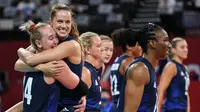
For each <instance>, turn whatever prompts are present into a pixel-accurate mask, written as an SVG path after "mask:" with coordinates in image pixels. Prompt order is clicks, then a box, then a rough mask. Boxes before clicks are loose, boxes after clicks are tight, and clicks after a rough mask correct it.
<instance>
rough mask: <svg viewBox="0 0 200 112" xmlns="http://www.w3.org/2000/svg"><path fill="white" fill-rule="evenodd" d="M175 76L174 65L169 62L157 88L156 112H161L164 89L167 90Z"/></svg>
mask: <svg viewBox="0 0 200 112" xmlns="http://www.w3.org/2000/svg"><path fill="white" fill-rule="evenodd" d="M175 74H176V65H175V64H174V63H172V62H169V63H168V64H167V65H166V66H165V67H164V69H163V72H162V75H161V79H160V83H159V86H158V112H161V110H162V105H163V100H164V95H165V92H166V89H167V88H168V86H169V84H170V82H171V80H172V79H173V77H174V76H175Z"/></svg>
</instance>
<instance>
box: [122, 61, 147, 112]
mask: <svg viewBox="0 0 200 112" xmlns="http://www.w3.org/2000/svg"><path fill="white" fill-rule="evenodd" d="M126 80H127V83H126V88H125V104H124V112H137V110H138V107H139V105H140V102H141V99H142V95H143V91H144V86H145V85H146V84H147V83H148V81H149V71H148V68H147V67H146V65H144V64H143V63H141V62H139V63H135V64H133V65H131V66H130V68H129V69H128V71H127V79H126Z"/></svg>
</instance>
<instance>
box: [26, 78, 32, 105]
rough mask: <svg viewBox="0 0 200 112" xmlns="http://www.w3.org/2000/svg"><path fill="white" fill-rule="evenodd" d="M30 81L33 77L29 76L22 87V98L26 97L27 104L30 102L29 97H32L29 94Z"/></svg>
mask: <svg viewBox="0 0 200 112" xmlns="http://www.w3.org/2000/svg"><path fill="white" fill-rule="evenodd" d="M32 82H33V78H32V77H29V78H28V80H27V82H26V85H25V89H24V98H26V99H27V102H26V104H28V105H30V104H31V99H32V95H31V88H32Z"/></svg>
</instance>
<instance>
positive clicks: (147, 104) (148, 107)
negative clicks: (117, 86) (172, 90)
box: [117, 58, 157, 112]
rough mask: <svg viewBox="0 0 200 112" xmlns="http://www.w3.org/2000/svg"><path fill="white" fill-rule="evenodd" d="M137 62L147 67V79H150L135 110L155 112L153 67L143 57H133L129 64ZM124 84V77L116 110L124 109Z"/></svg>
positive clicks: (155, 96) (155, 97) (155, 87)
mask: <svg viewBox="0 0 200 112" xmlns="http://www.w3.org/2000/svg"><path fill="white" fill-rule="evenodd" d="M137 62H142V63H144V64H145V65H146V66H147V67H148V70H149V79H150V80H149V83H148V84H147V85H145V87H144V92H143V95H142V99H141V102H140V105H139V107H138V110H137V112H157V86H156V74H155V69H154V68H153V67H152V65H151V64H150V62H149V61H148V60H147V59H145V58H137V59H135V60H134V61H133V63H131V64H130V66H131V65H132V64H134V63H137ZM125 86H126V79H125V78H124V80H123V84H122V86H121V94H120V98H119V102H118V105H117V110H118V112H123V111H124V103H125V101H124V100H125V96H124V95H125Z"/></svg>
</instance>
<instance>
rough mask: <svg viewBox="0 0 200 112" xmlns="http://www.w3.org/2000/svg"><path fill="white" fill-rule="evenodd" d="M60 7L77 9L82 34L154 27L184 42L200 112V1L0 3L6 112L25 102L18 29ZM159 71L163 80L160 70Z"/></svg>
mask: <svg viewBox="0 0 200 112" xmlns="http://www.w3.org/2000/svg"><path fill="white" fill-rule="evenodd" d="M55 3H64V4H68V5H70V6H71V7H72V9H73V11H74V12H75V14H76V22H77V23H78V29H79V31H80V33H82V32H86V31H93V32H96V33H99V34H105V35H108V36H109V35H110V34H111V32H112V31H113V30H114V29H117V28H122V27H124V28H127V27H132V28H135V29H137V28H139V27H141V26H142V25H144V24H146V23H148V22H153V23H156V24H159V25H160V26H162V27H163V28H164V29H166V31H167V32H168V34H169V36H170V39H172V38H173V37H175V36H181V37H183V38H185V39H186V41H187V42H188V46H189V58H188V59H187V60H186V61H185V62H184V63H185V64H186V65H187V66H188V72H189V74H190V79H191V84H190V89H189V93H190V97H191V111H192V112H199V111H200V108H199V104H200V97H199V95H200V82H199V80H200V59H199V57H200V50H198V48H199V47H200V0H0V53H1V55H0V95H1V99H0V108H1V111H4V110H6V109H8V108H10V107H11V106H12V105H14V104H16V103H17V102H19V101H21V100H22V79H23V73H20V72H16V71H15V70H14V63H15V62H16V60H17V59H18V56H17V53H16V51H17V49H18V48H19V47H27V46H28V45H29V37H28V35H27V34H26V33H24V32H21V31H19V30H18V26H19V25H21V24H22V23H24V22H25V21H27V20H32V21H34V22H35V23H37V22H40V21H42V22H48V19H49V18H48V17H49V13H50V9H51V6H52V5H53V4H55ZM121 53H122V50H121V49H120V48H115V50H114V55H113V58H112V59H111V61H110V63H109V64H107V65H106V72H105V74H104V75H103V76H102V79H101V84H102V87H103V88H104V89H107V90H110V84H109V69H110V65H111V64H112V62H113V60H114V59H115V57H116V56H118V55H120V54H121ZM160 66H162V63H161V65H160ZM161 68H162V67H161ZM157 70H158V76H159V71H160V69H159V67H158V69H157Z"/></svg>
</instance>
